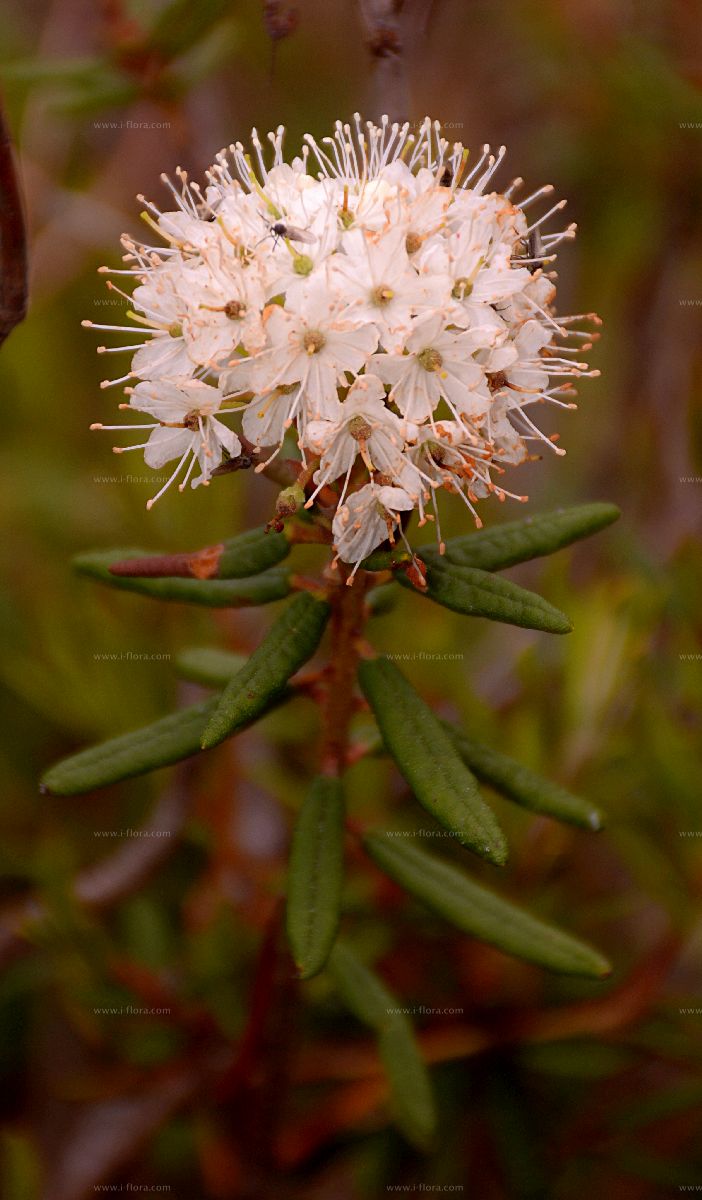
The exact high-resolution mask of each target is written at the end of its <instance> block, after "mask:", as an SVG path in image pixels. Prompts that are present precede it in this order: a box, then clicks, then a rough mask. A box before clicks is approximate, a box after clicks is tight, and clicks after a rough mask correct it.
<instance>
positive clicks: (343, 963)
mask: <svg viewBox="0 0 702 1200" xmlns="http://www.w3.org/2000/svg"><path fill="white" fill-rule="evenodd" d="M327 965H328V968H329V973H330V975H331V977H332V979H333V980H334V984H335V986H336V989H337V991H338V992H339V995H340V996H341V998H342V1000H343V1001H344V1004H345V1005H346V1007H347V1008H348V1010H349V1012H352V1013H353V1015H354V1017H357V1018H358V1020H359V1021H360V1022H361V1023H362V1024H363V1025H368V1026H369V1028H370V1029H375V1030H377V1031H380V1030H381V1029H385V1028H387V1026H388V1025H390V1024H392V1022H393V1021H395V1020H397V1018H398V1016H401V1014H399V1013H398V1009H399V1008H400V1005H399V1002H398V1001H397V999H396V998H395V996H393V994H392V992H389V991H388V989H387V988H386V986H385V984H384V983H382V982H381V980H380V979H378V976H377V975H376V974H375V973H374V972H373V971H371V970H370V969H369V968H368V967H366V966H365V965H364V964H363V963H362V962H361V960H360V959H359V958H358V957H357V956H356V955H355V954H354V952H353V950H351V949H350V947H349V946H348V945H347V944H346V942H344V941H338V942H337V943H336V945H335V946H334V949H333V950H332V952H331V954H330V955H329V962H328V964H327Z"/></svg>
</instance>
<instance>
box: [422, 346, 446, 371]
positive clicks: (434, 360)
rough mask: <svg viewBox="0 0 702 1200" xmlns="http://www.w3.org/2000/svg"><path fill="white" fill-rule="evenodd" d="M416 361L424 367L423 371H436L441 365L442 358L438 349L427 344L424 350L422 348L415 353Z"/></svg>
mask: <svg viewBox="0 0 702 1200" xmlns="http://www.w3.org/2000/svg"><path fill="white" fill-rule="evenodd" d="M417 362H418V363H419V364H420V365H421V366H422V367H424V370H425V371H438V370H439V369H440V368H441V367H442V366H443V362H444V360H443V358H442V357H441V355H440V354H439V351H438V350H433V349H432V347H431V346H427V348H426V350H422V351H421V353H419V354H418V355H417Z"/></svg>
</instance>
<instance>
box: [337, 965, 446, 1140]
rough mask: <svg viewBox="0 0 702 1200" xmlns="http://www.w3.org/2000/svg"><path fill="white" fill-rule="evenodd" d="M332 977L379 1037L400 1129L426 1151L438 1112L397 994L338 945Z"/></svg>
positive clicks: (360, 1019)
mask: <svg viewBox="0 0 702 1200" xmlns="http://www.w3.org/2000/svg"><path fill="white" fill-rule="evenodd" d="M329 972H330V974H331V976H332V978H333V980H334V983H335V985H336V988H337V990H338V992H339V994H340V996H341V998H342V1000H343V1001H344V1003H345V1004H346V1007H347V1008H348V1009H349V1010H350V1011H351V1012H352V1013H353V1014H354V1016H355V1017H357V1018H358V1020H359V1021H361V1022H362V1023H363V1024H364V1025H368V1026H369V1027H370V1028H371V1029H374V1030H375V1031H376V1033H377V1035H378V1049H379V1051H380V1057H381V1059H382V1062H383V1066H384V1067H385V1072H386V1074H387V1077H388V1083H389V1084H390V1094H391V1103H392V1108H393V1113H394V1115H395V1118H396V1121H397V1124H398V1126H399V1128H400V1129H401V1130H402V1132H403V1133H404V1134H405V1136H406V1137H407V1138H408V1139H409V1140H410V1141H411V1142H413V1143H414V1144H415V1145H419V1146H421V1147H425V1146H426V1145H427V1143H428V1142H429V1141H430V1140H431V1138H432V1137H433V1135H434V1132H435V1130H436V1109H435V1105H434V1096H433V1091H432V1086H431V1080H430V1078H429V1072H428V1071H427V1068H426V1066H425V1064H424V1061H423V1059H422V1056H421V1054H420V1053H419V1049H418V1047H417V1043H416V1041H415V1038H414V1033H413V1030H412V1025H411V1022H410V1021H409V1020H408V1019H407V1017H406V1016H405V1015H404V1014H403V1013H402V1011H401V1008H400V1005H399V1003H398V1001H397V999H396V997H395V996H393V994H392V992H390V991H388V989H387V988H386V987H385V984H384V983H382V982H381V980H380V979H378V976H377V975H376V974H375V973H374V972H373V971H371V970H370V969H369V968H368V967H366V966H365V965H364V964H363V963H362V962H361V961H360V959H359V958H357V957H356V955H355V954H354V953H353V951H352V950H350V949H349V947H348V946H347V945H346V944H345V943H343V942H337V944H336V946H335V947H334V949H333V950H332V952H331V955H330V958H329Z"/></svg>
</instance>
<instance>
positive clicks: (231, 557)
mask: <svg viewBox="0 0 702 1200" xmlns="http://www.w3.org/2000/svg"><path fill="white" fill-rule="evenodd" d="M290 548H291V547H290V542H289V541H288V539H287V537H286V536H285V533H266V531H265V529H264V528H263V527H261V528H260V529H250V530H248V531H247V532H246V533H240V534H237V536H236V537H233V538H228V539H227V540H226V541H224V542H219V543H218V544H217V545H216V546H205V547H204V549H202V550H192V551H186V552H184V553H181V554H147V555H136V556H133V555H130V556H128V557H126V558H121V559H116V560H115V561H114V562H110V564H109V570H110V574H111V575H119V576H126V577H127V578H130V579H131V578H137V579H163V578H164V577H168V578H182V579H245V578H246V577H247V576H249V575H259V574H260V573H261V572H262V571H267V570H268V568H269V567H274V566H276V565H277V564H278V563H280V562H282V560H283V559H284V558H286V557H287V555H288V554H289V553H290ZM91 557H92V556H91Z"/></svg>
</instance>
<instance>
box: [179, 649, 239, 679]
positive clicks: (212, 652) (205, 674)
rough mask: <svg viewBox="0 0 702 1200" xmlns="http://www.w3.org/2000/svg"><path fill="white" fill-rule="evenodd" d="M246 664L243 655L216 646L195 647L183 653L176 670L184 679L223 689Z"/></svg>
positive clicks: (180, 655)
mask: <svg viewBox="0 0 702 1200" xmlns="http://www.w3.org/2000/svg"><path fill="white" fill-rule="evenodd" d="M245 662H246V659H245V657H244V656H243V654H231V653H230V652H229V651H228V650H219V649H218V648H217V647H216V646H193V647H191V648H190V649H189V650H182V651H181V653H180V654H179V655H178V656H177V658H176V661H175V668H176V671H177V672H178V674H179V675H180V676H181V677H182V678H183V679H190V680H191V681H192V682H193V683H202V684H204V686H205V687H216V688H223V687H226V686H227V684H228V683H229V680H230V679H231V678H232V677H233V676H234V675H236V673H237V671H240V670H241V668H242V667H243V666H244V664H245Z"/></svg>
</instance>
